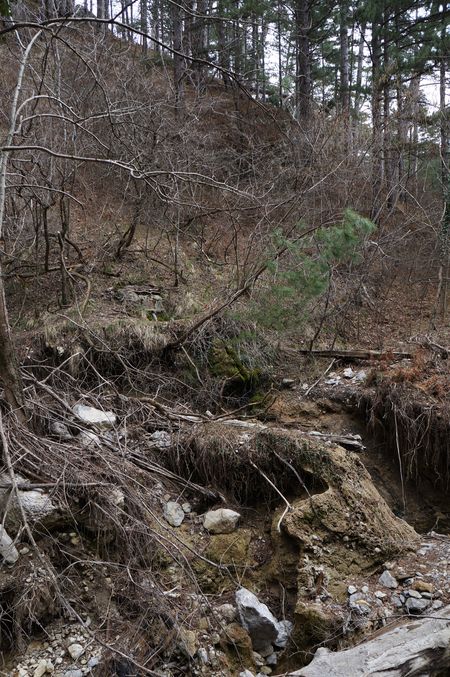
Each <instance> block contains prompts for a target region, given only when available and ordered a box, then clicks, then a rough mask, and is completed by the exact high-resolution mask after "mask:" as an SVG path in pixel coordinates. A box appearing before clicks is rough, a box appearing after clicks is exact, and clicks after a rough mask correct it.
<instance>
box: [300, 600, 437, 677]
mask: <svg viewBox="0 0 450 677" xmlns="http://www.w3.org/2000/svg"><path fill="white" fill-rule="evenodd" d="M442 615H444V614H443V613H442V612H441V614H440V615H439V616H442ZM445 616H446V619H444V620H441V619H440V617H439V618H433V619H423V620H417V621H414V620H411V619H407V622H405V623H403V624H400V625H397V626H396V627H395V628H393V629H392V630H389V631H387V632H384V633H383V634H379V635H378V636H377V637H374V638H373V639H371V640H370V639H369V640H368V641H366V642H364V643H362V644H359V645H358V646H356V647H353V648H351V649H347V650H345V651H337V652H331V651H329V650H328V649H326V648H323V647H321V648H319V649H318V650H317V651H316V653H315V656H314V658H313V660H312V662H311V663H310V664H309V665H307V666H306V667H304V668H301V669H300V670H297V671H295V672H291V673H288V675H289V677H324V676H325V675H326V676H327V677H349V676H350V675H351V677H364V676H366V675H377V677H401V676H402V675H404V674H405V668H406V669H409V670H412V671H414V672H416V669H417V674H419V673H420V674H421V675H429V674H432V673H433V671H434V669H436V668H437V666H439V672H440V674H447V671H448V670H449V668H450V655H449V654H448V651H447V647H448V645H449V642H450V623H449V620H450V607H446V611H445Z"/></svg>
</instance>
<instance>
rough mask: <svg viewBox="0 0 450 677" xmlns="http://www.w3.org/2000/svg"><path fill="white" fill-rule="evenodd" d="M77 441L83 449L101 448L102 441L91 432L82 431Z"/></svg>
mask: <svg viewBox="0 0 450 677" xmlns="http://www.w3.org/2000/svg"><path fill="white" fill-rule="evenodd" d="M77 440H78V441H79V442H81V444H82V445H83V447H101V446H102V441H101V439H100V437H99V436H98V435H96V434H95V433H93V432H92V430H82V431H81V432H80V434H79V435H78V437H77Z"/></svg>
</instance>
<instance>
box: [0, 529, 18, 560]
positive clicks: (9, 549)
mask: <svg viewBox="0 0 450 677" xmlns="http://www.w3.org/2000/svg"><path fill="white" fill-rule="evenodd" d="M0 556H1V557H3V560H4V561H5V562H6V563H7V564H15V563H16V562H17V560H18V559H19V553H18V551H17V548H16V546H15V545H14V543H13V540H12V538H11V537H10V536H8V534H7V533H6V531H5V528H4V527H3V526H1V525H0Z"/></svg>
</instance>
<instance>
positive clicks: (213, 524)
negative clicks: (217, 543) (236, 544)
mask: <svg viewBox="0 0 450 677" xmlns="http://www.w3.org/2000/svg"><path fill="white" fill-rule="evenodd" d="M239 518H240V514H239V513H238V512H236V511H235V510H229V509H228V508H219V509H218V510H210V511H209V512H207V513H206V515H205V519H204V520H203V526H204V527H205V529H207V530H208V531H209V532H210V533H211V534H231V533H232V532H233V531H234V530H235V529H236V526H237V523H238V521H239Z"/></svg>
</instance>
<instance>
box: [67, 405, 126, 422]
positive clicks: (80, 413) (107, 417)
mask: <svg viewBox="0 0 450 677" xmlns="http://www.w3.org/2000/svg"><path fill="white" fill-rule="evenodd" d="M73 413H74V414H75V416H76V417H77V418H78V420H79V421H81V422H82V423H86V424H88V425H100V426H105V427H108V426H112V425H114V424H115V422H116V415H115V414H114V412H112V411H102V410H101V409H96V408H95V407H88V406H86V405H85V404H76V405H75V406H74V408H73Z"/></svg>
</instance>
